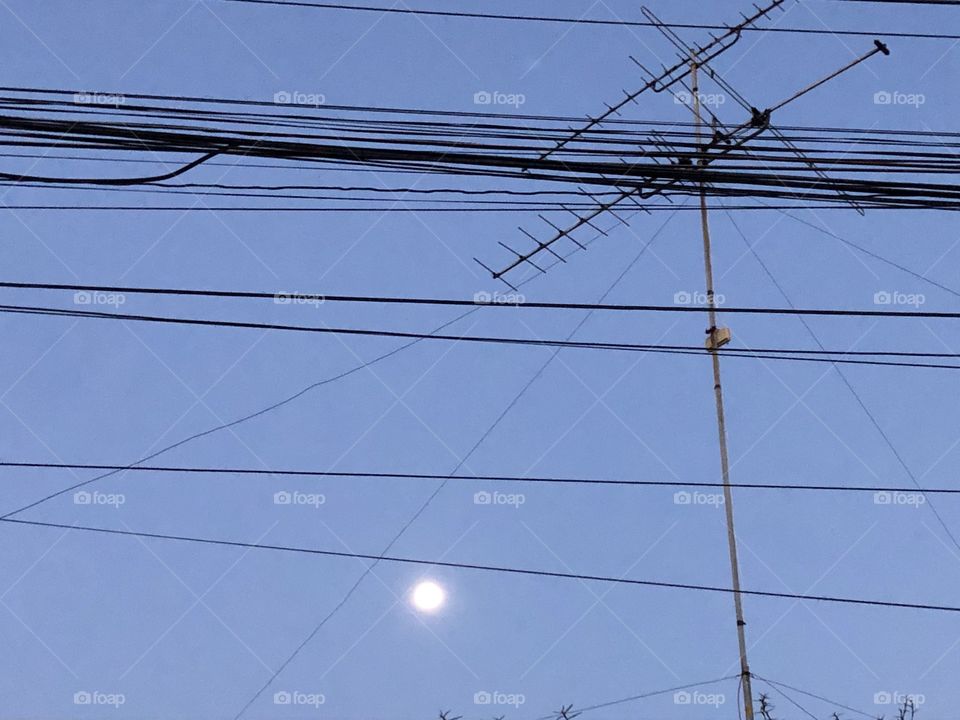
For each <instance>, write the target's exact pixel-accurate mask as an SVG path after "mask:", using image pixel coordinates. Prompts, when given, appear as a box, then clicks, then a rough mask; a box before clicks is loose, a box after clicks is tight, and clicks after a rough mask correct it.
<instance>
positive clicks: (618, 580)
mask: <svg viewBox="0 0 960 720" xmlns="http://www.w3.org/2000/svg"><path fill="white" fill-rule="evenodd" d="M0 522H5V523H12V524H15V525H23V526H33V527H44V528H55V529H59V530H70V531H80V532H89V533H99V534H103V535H119V536H125V537H138V538H146V539H154V540H171V541H177V542H189V543H195V544H200V545H216V546H222V547H233V548H242V549H250V550H273V551H277V552H289V553H298V554H306V555H320V556H323V557H333V558H348V559H353V560H372V561H376V562H388V563H397V564H402V565H421V566H429V567H442V568H451V569H459V570H478V571H484V572H493V573H503V574H508V575H523V576H530V577H547V578H555V579H562V580H580V581H585V582H601V583H610V584H617V585H631V586H640V587H655V588H664V589H671V590H692V591H698V592H710V593H723V594H727V595H729V594H731V593H733V592H734V591H733V589H732V588H727V587H721V586H717V585H700V584H693V583H678V582H666V581H659V580H638V579H632V578H622V577H611V576H607V575H592V574H580V573H565V572H555V571H551V570H535V569H531V568H518V567H510V566H503V565H481V564H479V563H457V562H451V561H444V560H424V559H421V558H408V557H399V556H392V555H371V554H366V553H353V552H345V551H341V550H320V549H318V548H306V547H297V546H293V545H272V544H267V543H251V542H243V541H240V540H218V539H214V538H204V537H195V536H189V535H173V534H167V533H152V532H143V531H135V530H119V529H114V528H103V527H91V526H87V525H67V524H65V523H54V522H42V521H39V520H19V519H16V518H0ZM740 593H742V594H743V595H751V596H754V597H766V598H776V599H782V600H783V599H785V600H807V601H816V602H825V603H834V604H839V605H856V606H866V607H883V608H893V609H901V610H929V611H934V612H949V613H960V607H957V606H953V605H940V604H935V603H914V602H898V601H893V600H872V599H866V598H852V597H841V596H834V595H808V594H799V593H787V592H776V591H772V590H740Z"/></svg>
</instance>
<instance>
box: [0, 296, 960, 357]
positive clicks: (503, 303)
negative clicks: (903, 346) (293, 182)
mask: <svg viewBox="0 0 960 720" xmlns="http://www.w3.org/2000/svg"><path fill="white" fill-rule="evenodd" d="M0 288H9V289H17V290H28V289H29V290H70V291H78V292H89V293H116V294H122V295H170V296H185V297H209V298H235V299H261V300H273V301H274V302H279V303H281V304H283V303H285V302H289V301H296V300H305V301H315V302H317V303H362V304H371V303H372V304H382V305H427V306H441V307H444V306H452V307H473V306H477V305H481V306H491V307H497V308H503V309H507V308H513V309H539V310H598V311H622V312H654V313H659V312H665V313H702V312H703V311H704V310H705V309H706V308H705V307H701V306H699V305H623V304H609V303H574V302H537V301H527V300H526V299H523V300H519V299H517V300H516V301H510V296H506V298H505V299H502V300H501V299H500V297H499V296H493V295H490V297H489V298H487V297H486V296H485V295H481V296H479V297H477V298H475V299H473V300H457V299H451V298H421V297H395V296H394V297H389V296H382V295H379V296H377V295H373V296H371V295H328V294H326V293H323V292H310V293H288V292H256V291H248V290H204V289H189V288H157V287H130V286H122V285H80V284H63V283H37V282H0ZM716 312H718V313H729V314H748V315H814V316H827V317H882V318H929V319H934V318H939V319H960V312H938V311H926V310H924V311H909V310H839V309H833V308H825V309H801V308H794V307H789V308H770V307H724V306H719V307H717V308H716ZM821 349H822V348H821Z"/></svg>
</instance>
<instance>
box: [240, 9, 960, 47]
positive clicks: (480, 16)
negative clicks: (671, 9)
mask: <svg viewBox="0 0 960 720" xmlns="http://www.w3.org/2000/svg"><path fill="white" fill-rule="evenodd" d="M223 1H224V2H235V3H248V4H255V5H275V6H280V7H284V6H286V7H301V8H312V9H315V10H347V11H357V12H376V13H382V14H384V15H386V14H399V15H414V16H428V17H446V18H461V19H471V20H507V21H519V22H543V23H559V24H564V25H584V26H590V25H601V26H604V25H606V26H616V27H647V28H658V27H666V28H672V29H675V30H713V31H716V30H729V28H728V27H727V26H726V25H711V24H704V23H676V22H666V23H655V22H653V21H643V20H604V19H600V18H572V17H557V16H550V15H508V14H505V13H481V12H462V11H452V10H423V9H417V8H409V7H403V8H398V7H396V6H391V7H383V6H370V5H344V4H341V3H325V2H307V0H223ZM858 1H859V2H897V1H898V0H858ZM901 1H903V2H907V1H910V2H916V3H921V4H923V3H930V4H943V5H953V4H955V3H954V2H950V1H949V0H901ZM744 30H745V31H748V32H750V31H753V32H760V33H768V32H771V33H793V34H805V35H838V36H846V37H896V38H914V39H936V40H960V35H943V34H939V33H911V32H874V31H868V30H830V29H819V28H789V27H776V26H773V27H754V26H750V25H748V26H746V27H745V28H744Z"/></svg>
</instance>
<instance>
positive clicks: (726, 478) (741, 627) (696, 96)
mask: <svg viewBox="0 0 960 720" xmlns="http://www.w3.org/2000/svg"><path fill="white" fill-rule="evenodd" d="M690 67H691V80H692V83H693V114H694V118H695V119H696V126H697V130H696V133H697V151H698V153H702V152H703V144H702V142H701V140H702V137H701V131H702V125H703V118H702V117H701V114H700V84H699V79H698V75H697V70H698V66H697V62H696V60H694V61H692V62H691V64H690ZM699 164H700V166H701V167H704V166H706V158H705V157H703V155H702V154H701V157H700V158H699ZM700 225H701V228H702V230H703V264H704V271H705V272H706V279H707V307H708V315H709V318H710V329H709V330H708V333H709V336H708V337H709V340H708V348H709V350H710V357H711V359H712V361H713V394H714V398H715V400H716V405H717V431H718V433H719V436H720V469H721V472H722V474H723V507H724V511H725V512H726V515H727V548H728V550H729V551H730V574H731V575H732V578H733V603H734V608H735V610H736V614H737V641H738V642H739V645H740V684H741V687H742V690H743V704H744V712H745V715H746V719H747V720H753V689H752V688H751V686H750V666H749V665H748V664H747V638H746V628H745V625H746V623H745V622H744V621H743V600H742V597H741V593H740V561H739V559H738V557H737V536H736V533H735V532H734V526H733V493H732V491H731V489H730V462H729V459H728V455H727V426H726V421H725V419H724V412H723V386H722V385H721V384H720V353H719V352H718V350H719V344H718V335H717V312H716V310H717V306H716V299H715V297H714V292H713V257H712V252H711V247H710V224H709V221H708V215H707V192H706V188H705V187H704V185H703V183H702V182H701V183H700Z"/></svg>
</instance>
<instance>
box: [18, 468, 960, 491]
mask: <svg viewBox="0 0 960 720" xmlns="http://www.w3.org/2000/svg"><path fill="white" fill-rule="evenodd" d="M0 467H5V468H21V469H33V470H123V471H131V472H159V473H182V474H185V475H253V476H268V475H269V476H271V477H272V476H276V477H314V478H341V479H344V478H352V479H360V478H367V479H376V480H453V481H460V482H505V483H530V484H534V485H536V484H546V485H609V486H614V487H678V488H683V487H693V488H715V487H723V483H722V482H707V481H703V482H700V481H677V480H617V479H607V478H570V477H552V476H548V477H542V476H532V477H531V476H526V475H477V474H471V475H456V474H446V475H437V474H431V473H412V472H386V471H376V470H374V471H360V470H355V471H339V470H338V471H333V470H329V471H328V470H262V469H257V468H238V467H192V466H177V467H167V466H156V465H136V466H130V465H120V464H97V463H50V462H31V461H15V460H6V461H0ZM731 487H734V488H740V489H745V490H800V491H804V490H806V491H813V492H854V493H910V492H916V491H919V492H922V493H930V494H938V495H960V488H914V487H908V486H893V487H891V486H887V485H825V484H817V485H803V484H796V483H787V484H783V483H731Z"/></svg>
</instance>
